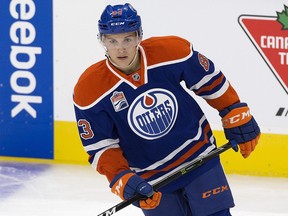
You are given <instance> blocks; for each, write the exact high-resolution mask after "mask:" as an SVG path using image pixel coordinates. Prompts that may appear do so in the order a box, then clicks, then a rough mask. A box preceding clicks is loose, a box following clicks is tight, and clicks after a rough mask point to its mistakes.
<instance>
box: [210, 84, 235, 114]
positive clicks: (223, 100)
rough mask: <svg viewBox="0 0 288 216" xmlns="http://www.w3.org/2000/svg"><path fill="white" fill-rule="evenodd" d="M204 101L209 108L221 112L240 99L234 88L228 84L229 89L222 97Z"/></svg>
mask: <svg viewBox="0 0 288 216" xmlns="http://www.w3.org/2000/svg"><path fill="white" fill-rule="evenodd" d="M206 101H207V103H208V104H209V105H210V106H212V107H213V108H215V109H217V110H218V111H221V110H223V109H225V108H226V107H228V106H230V105H232V104H235V103H238V102H240V99H239V97H238V94H237V93H236V91H235V90H234V88H233V87H232V86H231V85H230V83H229V87H228V89H227V90H226V92H225V93H224V94H223V95H221V96H220V97H218V98H215V99H209V100H208V99H207V100H206Z"/></svg>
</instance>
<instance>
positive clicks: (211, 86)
mask: <svg viewBox="0 0 288 216" xmlns="http://www.w3.org/2000/svg"><path fill="white" fill-rule="evenodd" d="M223 79H224V75H223V74H222V75H221V77H219V78H218V79H217V80H215V81H214V82H213V83H212V85H208V86H205V87H203V88H200V89H199V90H198V91H197V92H195V93H196V94H201V93H202V92H205V91H210V90H211V89H213V88H215V87H216V86H218V85H220V84H221V82H222V81H223Z"/></svg>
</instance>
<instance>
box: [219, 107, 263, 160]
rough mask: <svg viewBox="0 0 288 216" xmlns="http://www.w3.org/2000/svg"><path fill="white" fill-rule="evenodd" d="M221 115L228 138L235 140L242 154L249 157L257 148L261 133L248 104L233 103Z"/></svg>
mask: <svg viewBox="0 0 288 216" xmlns="http://www.w3.org/2000/svg"><path fill="white" fill-rule="evenodd" d="M220 116H221V117H222V124H223V128H224V133H225V136H226V139H228V140H235V141H236V142H237V143H238V144H239V147H240V152H241V154H242V156H243V157H244V158H247V157H248V156H249V155H250V154H251V152H252V151H253V150H254V149H255V147H256V145H257V143H258V139H259V138H260V134H261V133H260V128H259V126H258V124H257V122H256V121H255V119H254V118H253V116H252V115H251V114H250V111H249V108H248V106H247V104H246V103H237V104H233V105H231V106H229V107H227V108H226V109H224V110H222V111H220Z"/></svg>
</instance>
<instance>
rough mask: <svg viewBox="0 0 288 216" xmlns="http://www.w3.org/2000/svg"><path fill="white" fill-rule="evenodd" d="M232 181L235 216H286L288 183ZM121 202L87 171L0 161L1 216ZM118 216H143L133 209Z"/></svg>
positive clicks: (68, 212)
mask: <svg viewBox="0 0 288 216" xmlns="http://www.w3.org/2000/svg"><path fill="white" fill-rule="evenodd" d="M228 179H229V182H230V187H231V189H232V192H233V194H234V199H235V203H236V207H235V208H233V209H232V211H231V212H232V214H233V215H234V216H284V215H286V216H288V205H287V204H288V178H267V177H265V178H264V177H252V176H241V175H228ZM120 201H121V200H120V199H119V198H118V197H116V196H115V195H113V194H112V193H111V192H110V190H109V187H108V184H107V182H106V179H105V178H104V177H102V176H100V175H98V174H97V173H96V172H94V171H93V170H92V168H91V167H90V166H89V165H70V164H69V165H68V164H54V163H53V164H51V163H35V162H33V163H31V162H29V163H27V162H26V163H24V162H12V161H3V160H1V161H0V216H52V215H53V216H58V215H64V216H80V215H81V216H86V215H87V216H88V215H90V216H91V215H98V214H100V213H101V212H103V211H104V210H106V209H108V208H110V207H112V206H114V205H116V204H117V203H119V202H120ZM114 215H115V216H117V215H118V216H121V215H122V216H124V215H125V216H129V215H132V216H137V215H142V213H141V211H140V210H139V209H137V208H136V207H134V206H129V207H127V208H125V209H123V210H121V211H119V212H118V213H116V214H114Z"/></svg>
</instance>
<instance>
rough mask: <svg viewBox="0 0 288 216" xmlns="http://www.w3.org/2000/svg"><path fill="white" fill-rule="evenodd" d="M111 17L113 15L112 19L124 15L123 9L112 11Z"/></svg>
mask: <svg viewBox="0 0 288 216" xmlns="http://www.w3.org/2000/svg"><path fill="white" fill-rule="evenodd" d="M111 15H112V17H115V16H121V15H122V9H118V10H117V11H112V13H111Z"/></svg>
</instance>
